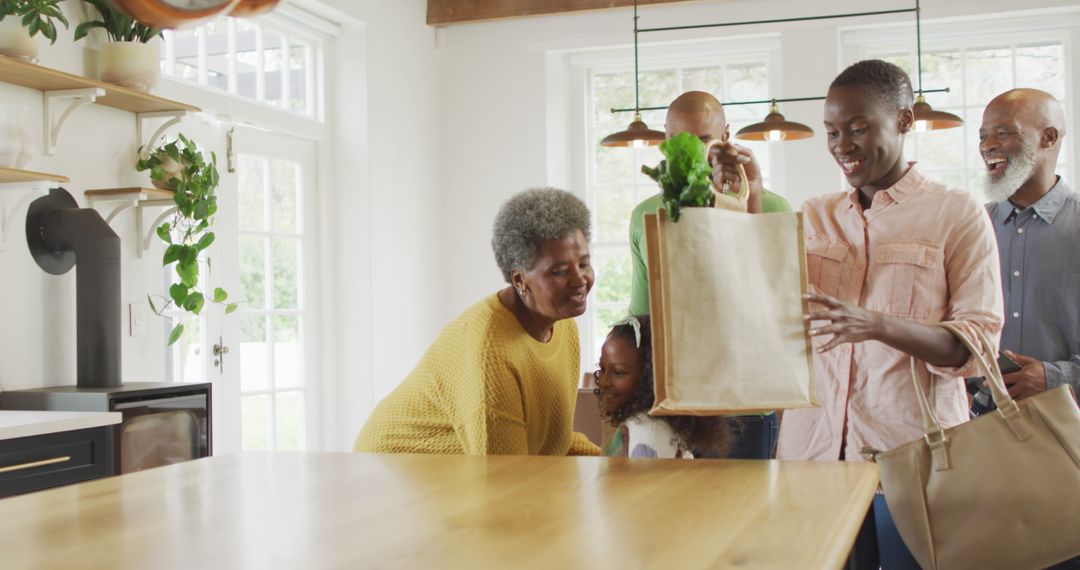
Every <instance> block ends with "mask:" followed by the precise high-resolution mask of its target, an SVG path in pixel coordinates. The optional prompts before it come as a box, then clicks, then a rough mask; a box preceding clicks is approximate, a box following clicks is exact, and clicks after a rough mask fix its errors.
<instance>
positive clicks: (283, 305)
mask: <svg viewBox="0 0 1080 570" xmlns="http://www.w3.org/2000/svg"><path fill="white" fill-rule="evenodd" d="M273 242H274V245H273V247H274V308H275V309H295V308H296V307H297V304H296V302H297V299H299V298H300V294H299V283H300V281H299V279H298V278H297V277H298V274H299V269H300V261H299V257H300V256H299V252H298V251H297V250H298V249H299V248H300V240H298V239H295V238H275V239H274V240H273Z"/></svg>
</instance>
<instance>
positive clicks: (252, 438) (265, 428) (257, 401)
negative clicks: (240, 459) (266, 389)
mask: <svg viewBox="0 0 1080 570" xmlns="http://www.w3.org/2000/svg"><path fill="white" fill-rule="evenodd" d="M240 417H241V428H240V429H241V434H242V435H241V437H242V438H243V442H244V443H243V445H244V449H270V397H269V396H267V395H265V394H264V395H261V396H245V397H244V398H243V399H242V400H241V401H240Z"/></svg>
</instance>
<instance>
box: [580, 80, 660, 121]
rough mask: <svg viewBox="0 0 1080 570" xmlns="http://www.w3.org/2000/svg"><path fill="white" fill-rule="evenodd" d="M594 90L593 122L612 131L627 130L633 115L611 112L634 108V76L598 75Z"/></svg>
mask: <svg viewBox="0 0 1080 570" xmlns="http://www.w3.org/2000/svg"><path fill="white" fill-rule="evenodd" d="M592 88H593V120H594V121H595V122H596V124H597V125H601V126H604V127H610V128H612V129H618V128H622V129H625V128H626V125H629V124H630V121H631V120H633V115H632V114H631V113H612V112H611V110H612V109H632V108H633V107H634V74H633V73H632V72H620V73H598V74H596V75H594V76H593V81H592ZM666 103H667V102H665V104H666Z"/></svg>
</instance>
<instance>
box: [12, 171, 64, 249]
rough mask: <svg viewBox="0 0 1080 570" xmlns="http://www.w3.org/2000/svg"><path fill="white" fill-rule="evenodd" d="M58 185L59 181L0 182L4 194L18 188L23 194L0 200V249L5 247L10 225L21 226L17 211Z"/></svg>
mask: <svg viewBox="0 0 1080 570" xmlns="http://www.w3.org/2000/svg"><path fill="white" fill-rule="evenodd" d="M58 185H59V182H50V181H38V182H11V183H8V184H0V192H2V193H3V194H4V196H8V195H10V194H13V193H14V192H16V191H19V190H22V191H24V194H22V195H20V196H18V197H16V198H11V199H4V200H0V250H4V249H7V246H8V243H9V242H8V239H9V237H10V235H9V234H10V233H11V228H12V226H20V227H21V224H19V223H18V221H19V220H18V219H17V218H16V216H17V215H18V214H19V213H25V211H26V207H27V206H28V205H30V202H32V201H34V200H36V199H37V198H40V197H42V196H44V195H46V194H48V193H49V189H50V188H54V187H56V186H58Z"/></svg>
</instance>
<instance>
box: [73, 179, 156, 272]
mask: <svg viewBox="0 0 1080 570" xmlns="http://www.w3.org/2000/svg"><path fill="white" fill-rule="evenodd" d="M83 194H84V195H85V196H86V199H87V200H88V201H89V202H90V205H91V206H93V207H95V208H100V209H101V210H103V211H105V212H106V213H105V221H106V222H108V223H110V224H111V223H112V221H113V220H114V219H116V216H118V215H120V213H121V212H124V211H127V210H130V209H132V208H134V209H135V225H136V227H137V231H138V233H137V234H136V235H137V237H138V240H139V243H137V244H136V250H135V253H136V254H137V255H138V256H139V257H142V256H143V253H145V252H146V250H148V249H150V242H151V241H152V240H153V238H154V233H155V232H156V230H157V227H158V226H160V225H161V224H163V223H164V222H165V220H166V219H168V218H169V216H171V215H173V212H174V211H175V207H176V203H175V202H174V201H173V196H174V195H175V194H174V193H173V192H172V191H171V190H160V189H158V188H137V187H136V188H102V189H97V190H87V191H86V192H84V193H83ZM148 208H165V209H164V210H162V211H161V212H160V213H158V215H157V216H156V217H155V218H154V219H153V220H152V221H151V222H150V223H149V224H147V221H148V220H149V219H150V218H149V217H148V216H147V215H146V210H147V209H148Z"/></svg>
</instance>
